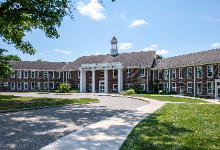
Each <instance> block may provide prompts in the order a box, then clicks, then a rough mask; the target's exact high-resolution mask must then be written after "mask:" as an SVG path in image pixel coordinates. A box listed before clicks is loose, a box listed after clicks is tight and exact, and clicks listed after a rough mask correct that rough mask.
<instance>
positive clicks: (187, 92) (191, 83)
mask: <svg viewBox="0 0 220 150" xmlns="http://www.w3.org/2000/svg"><path fill="white" fill-rule="evenodd" d="M189 83H191V87H189ZM189 89H191V92H189ZM187 93H192V82H187Z"/></svg>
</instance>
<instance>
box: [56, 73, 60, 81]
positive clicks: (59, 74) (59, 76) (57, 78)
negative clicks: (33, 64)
mask: <svg viewBox="0 0 220 150" xmlns="http://www.w3.org/2000/svg"><path fill="white" fill-rule="evenodd" d="M57 73H59V76H58V77H57ZM56 77H57V79H60V71H57V72H56Z"/></svg>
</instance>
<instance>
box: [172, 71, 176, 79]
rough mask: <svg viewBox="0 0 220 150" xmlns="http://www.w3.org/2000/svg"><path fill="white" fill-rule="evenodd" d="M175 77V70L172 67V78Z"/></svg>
mask: <svg viewBox="0 0 220 150" xmlns="http://www.w3.org/2000/svg"><path fill="white" fill-rule="evenodd" d="M175 78H176V70H175V69H172V79H175Z"/></svg>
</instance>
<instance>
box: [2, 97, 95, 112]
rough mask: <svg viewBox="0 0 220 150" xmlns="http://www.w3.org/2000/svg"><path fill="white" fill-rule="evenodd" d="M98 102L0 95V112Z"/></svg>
mask: <svg viewBox="0 0 220 150" xmlns="http://www.w3.org/2000/svg"><path fill="white" fill-rule="evenodd" d="M94 101H98V99H91V98H80V99H62V98H46V97H21V96H13V95H0V110H7V109H22V108H30V107H43V106H52V105H65V104H74V103H88V102H94Z"/></svg>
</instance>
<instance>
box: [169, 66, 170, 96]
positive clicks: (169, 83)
mask: <svg viewBox="0 0 220 150" xmlns="http://www.w3.org/2000/svg"><path fill="white" fill-rule="evenodd" d="M169 92H170V69H169Z"/></svg>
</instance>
